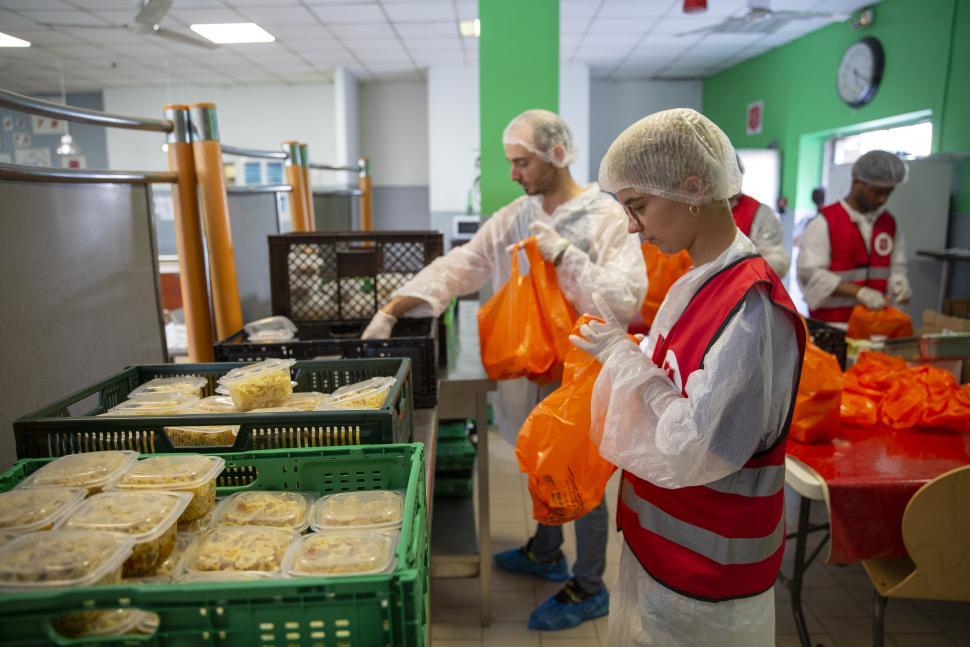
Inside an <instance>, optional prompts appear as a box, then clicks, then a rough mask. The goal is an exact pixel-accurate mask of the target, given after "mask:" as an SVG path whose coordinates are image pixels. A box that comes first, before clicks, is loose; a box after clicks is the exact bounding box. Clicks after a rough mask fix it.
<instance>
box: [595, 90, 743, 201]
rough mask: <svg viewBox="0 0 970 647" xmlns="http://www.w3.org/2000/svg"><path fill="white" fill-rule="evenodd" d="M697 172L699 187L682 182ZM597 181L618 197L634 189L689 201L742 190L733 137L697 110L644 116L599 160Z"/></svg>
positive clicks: (722, 197)
mask: <svg viewBox="0 0 970 647" xmlns="http://www.w3.org/2000/svg"><path fill="white" fill-rule="evenodd" d="M691 176H696V177H698V178H700V183H699V186H697V187H689V186H685V185H684V180H685V179H687V178H689V177H691ZM599 183H600V186H601V187H602V188H603V190H604V191H608V192H610V193H612V194H614V195H616V194H617V193H618V192H620V191H622V190H623V189H633V190H634V191H637V192H638V193H647V194H650V195H656V196H660V197H662V198H667V199H669V200H676V201H678V202H686V203H687V204H696V205H700V204H706V203H708V202H713V201H715V200H727V199H728V198H730V197H731V196H732V195H735V194H736V193H738V192H740V191H741V169H740V168H738V159H737V154H736V153H735V151H734V146H732V145H731V140H729V139H728V138H727V135H725V134H724V133H723V132H722V131H721V129H720V128H718V127H717V126H716V125H714V122H712V121H711V120H710V119H708V118H707V117H705V116H704V115H702V114H700V113H699V112H697V111H696V110H691V109H689V108H676V109H674V110H664V111H663V112H656V113H654V114H652V115H649V116H647V117H644V118H643V119H641V120H640V121H638V122H636V123H635V124H633V125H632V126H630V127H629V128H627V129H626V130H624V131H623V132H622V133H620V136H619V137H617V138H616V139H615V140H614V141H613V143H612V144H611V145H610V148H609V150H608V151H606V155H605V156H604V157H603V161H602V162H601V163H600V174H599Z"/></svg>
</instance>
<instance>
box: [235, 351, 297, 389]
mask: <svg viewBox="0 0 970 647" xmlns="http://www.w3.org/2000/svg"><path fill="white" fill-rule="evenodd" d="M294 364H296V360H295V359H279V358H273V359H266V360H263V361H262V362H253V363H252V364H248V365H246V366H238V367H236V368H234V369H232V370H231V371H229V372H228V373H226V374H225V375H223V376H222V377H220V378H219V384H225V385H227V386H228V385H231V384H234V383H238V382H246V381H249V380H256V379H260V378H262V377H264V376H266V375H267V374H269V373H274V372H276V371H284V370H285V371H286V375H287V377H288V376H289V374H290V367H291V366H293V365H294ZM287 381H289V380H287Z"/></svg>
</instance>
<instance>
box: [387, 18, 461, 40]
mask: <svg viewBox="0 0 970 647" xmlns="http://www.w3.org/2000/svg"><path fill="white" fill-rule="evenodd" d="M394 27H395V29H397V33H398V34H400V35H401V37H402V38H415V39H416V38H442V37H445V38H447V37H449V36H454V35H455V34H457V33H458V23H457V21H454V20H449V21H446V22H409V23H396V24H395V26H394Z"/></svg>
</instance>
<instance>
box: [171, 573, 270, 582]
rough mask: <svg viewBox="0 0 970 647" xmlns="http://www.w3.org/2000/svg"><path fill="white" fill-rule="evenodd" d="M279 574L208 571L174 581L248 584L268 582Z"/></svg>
mask: <svg viewBox="0 0 970 647" xmlns="http://www.w3.org/2000/svg"><path fill="white" fill-rule="evenodd" d="M276 575H278V573H262V572H260V571H208V572H204V573H182V574H181V575H179V576H178V577H176V578H175V579H174V580H173V581H174V582H178V583H180V584H192V583H195V582H246V581H252V580H267V579H271V578H273V577H275V576H276Z"/></svg>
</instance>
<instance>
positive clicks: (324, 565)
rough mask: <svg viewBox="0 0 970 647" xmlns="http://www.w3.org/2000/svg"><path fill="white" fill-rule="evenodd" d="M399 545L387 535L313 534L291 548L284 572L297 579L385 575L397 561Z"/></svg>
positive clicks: (364, 533) (371, 532) (370, 532)
mask: <svg viewBox="0 0 970 647" xmlns="http://www.w3.org/2000/svg"><path fill="white" fill-rule="evenodd" d="M395 544H396V542H395V538H394V537H393V536H392V535H391V534H390V533H386V532H378V531H366V532H349V531H343V532H326V533H319V534H317V533H313V534H309V535H305V536H303V537H301V538H300V540H299V541H298V542H296V543H295V544H294V545H293V546H291V547H290V550H289V552H288V553H287V554H286V559H285V560H284V562H283V572H284V573H285V574H287V575H291V576H294V577H308V576H309V577H312V576H315V575H368V574H371V573H381V572H384V571H386V570H387V569H388V568H390V566H391V564H393V562H394V548H395Z"/></svg>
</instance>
